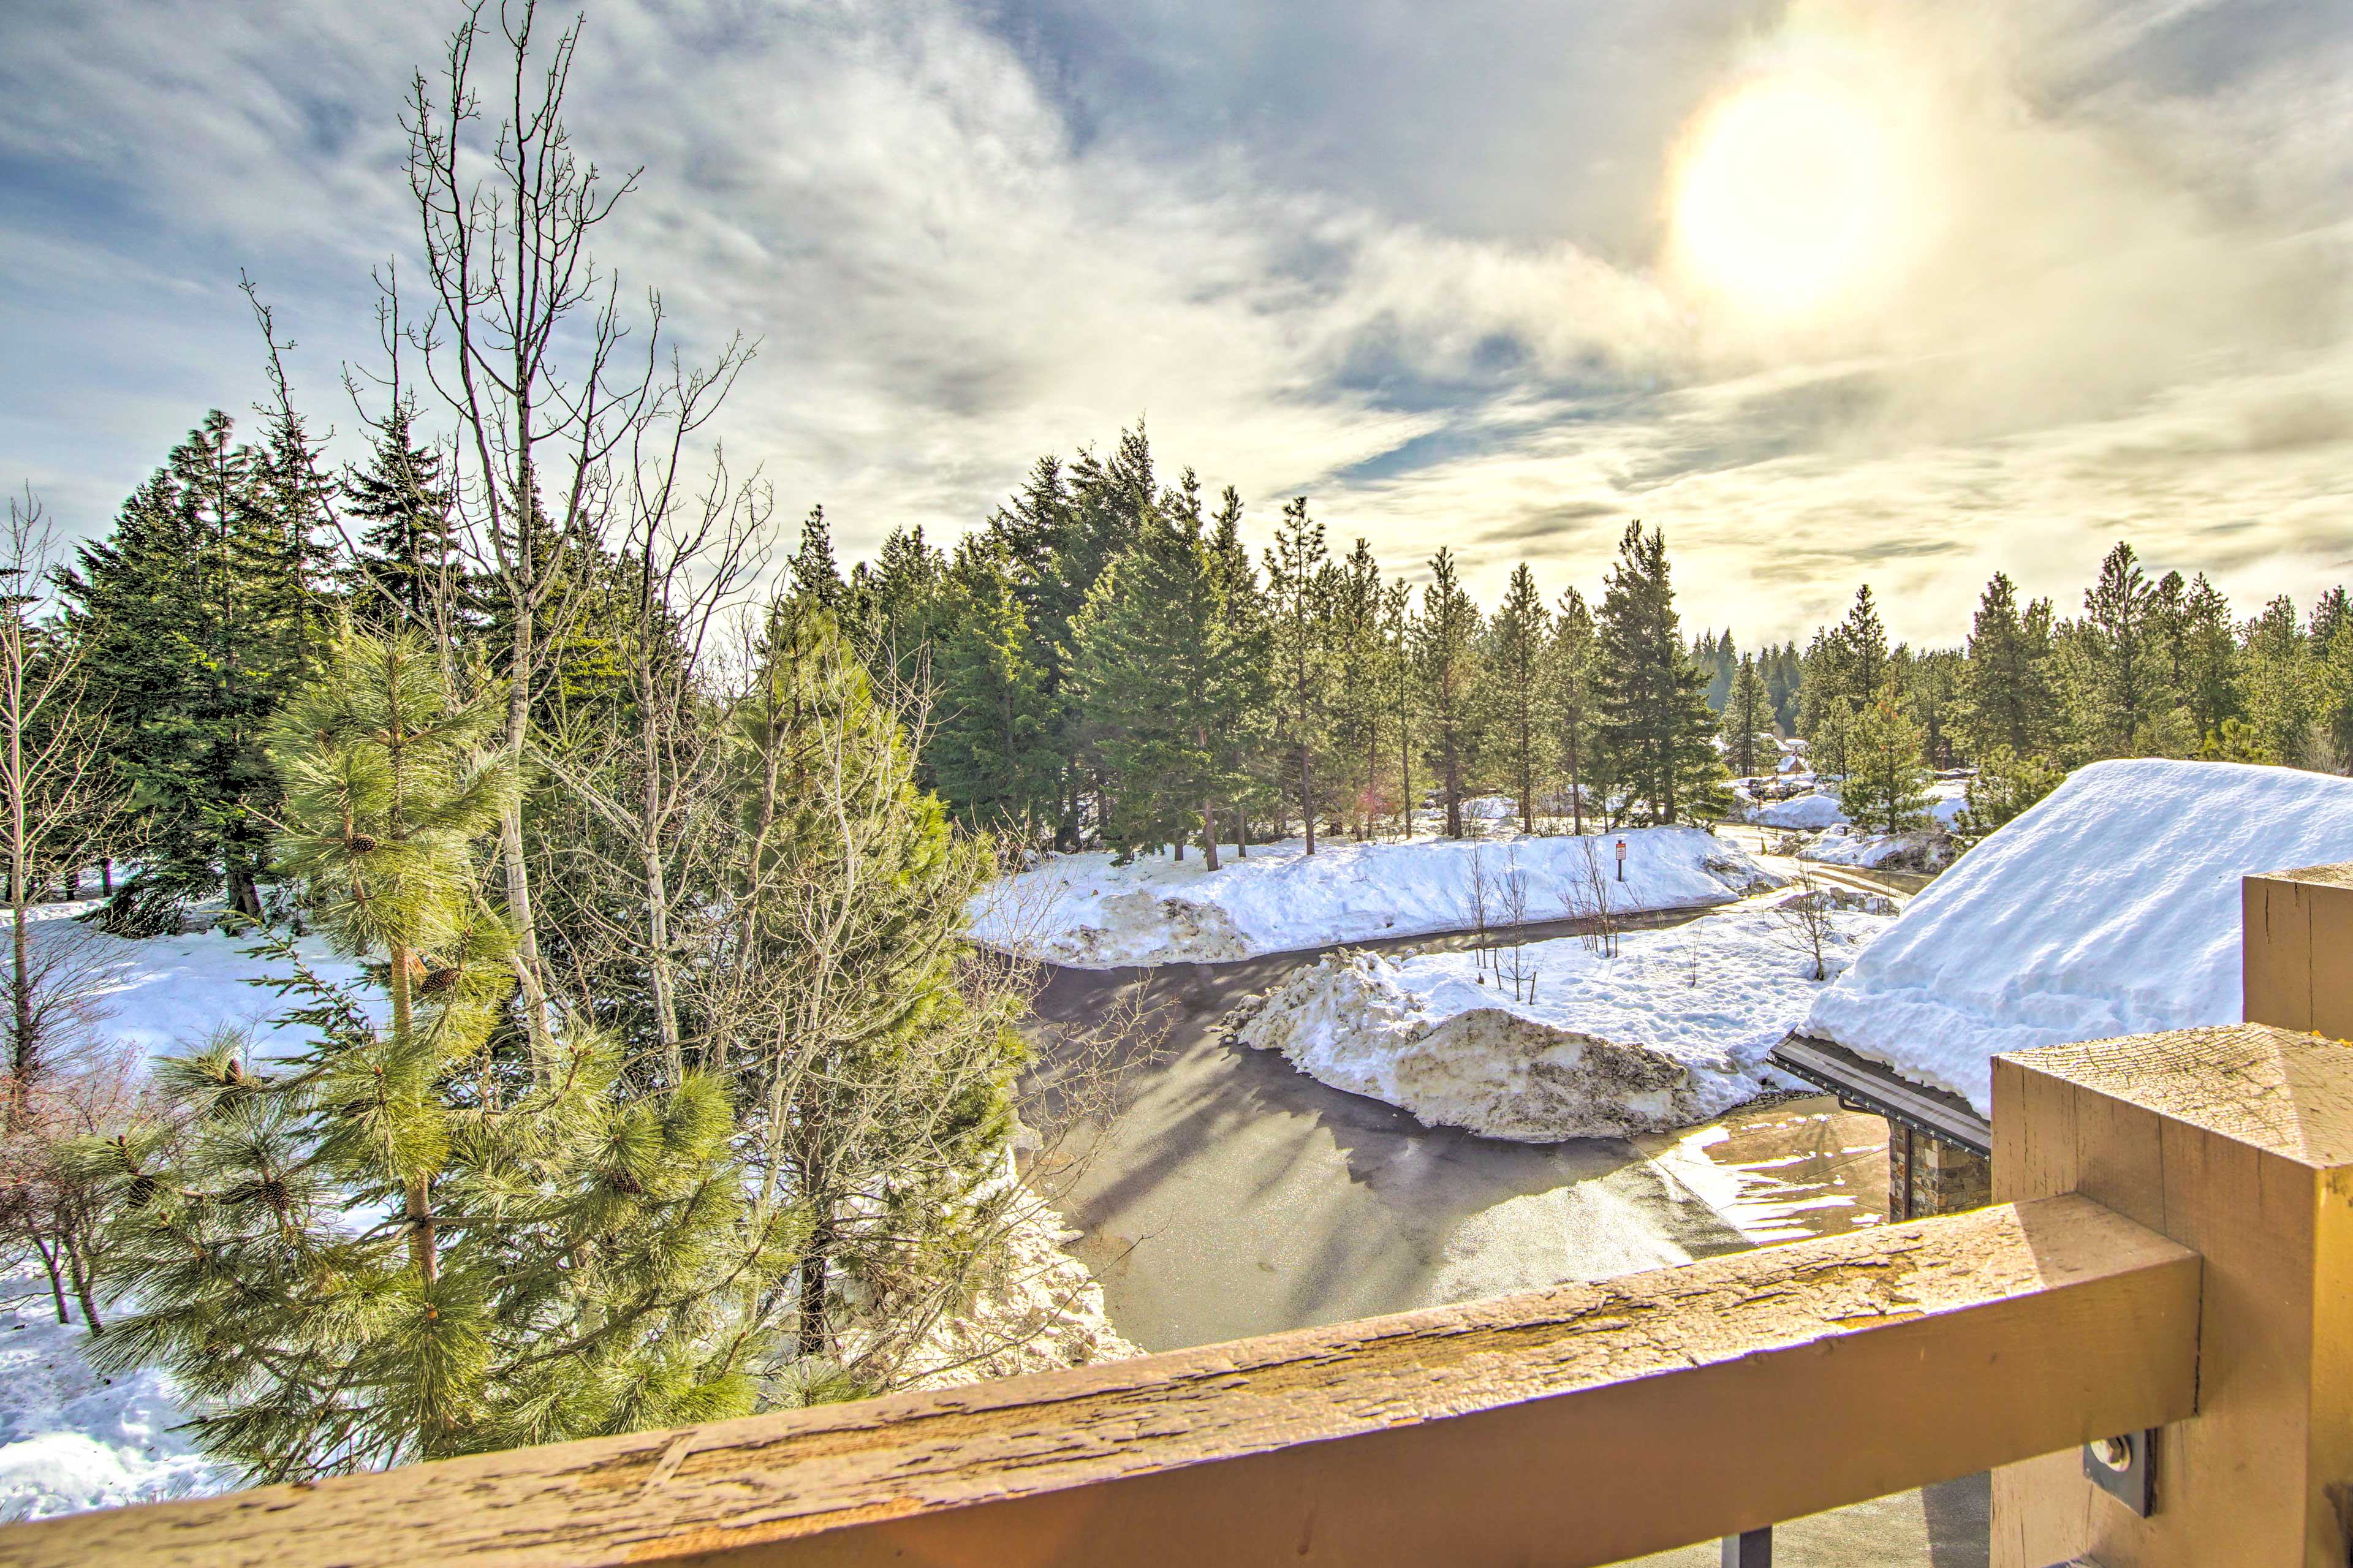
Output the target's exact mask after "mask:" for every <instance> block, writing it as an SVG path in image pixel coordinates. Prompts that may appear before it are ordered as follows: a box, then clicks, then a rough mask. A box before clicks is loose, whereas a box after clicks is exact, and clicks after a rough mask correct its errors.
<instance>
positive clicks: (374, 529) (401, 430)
mask: <svg viewBox="0 0 2353 1568" xmlns="http://www.w3.org/2000/svg"><path fill="white" fill-rule="evenodd" d="M416 422H417V407H416V405H415V404H414V403H413V402H410V401H407V400H405V399H404V400H401V401H398V402H396V403H395V404H394V405H393V406H392V411H391V412H390V413H389V414H388V415H386V416H385V420H384V423H383V424H382V425H381V426H378V428H377V430H376V438H375V448H374V450H373V451H372V452H371V453H370V455H369V458H368V466H367V467H366V468H355V469H353V471H352V473H351V475H350V476H349V478H348V479H346V480H345V483H344V492H345V501H344V509H345V510H348V511H349V512H350V513H351V514H352V515H353V517H357V518H360V519H363V520H364V521H366V522H368V523H369V525H370V526H369V527H367V528H366V529H364V530H363V531H361V534H360V537H359V558H358V560H357V561H355V562H354V563H353V565H352V569H351V572H350V574H349V575H350V577H351V579H352V583H351V598H352V614H353V616H354V617H355V618H357V619H358V620H359V621H360V623H361V624H362V625H364V626H369V627H372V628H376V629H389V628H391V627H394V626H400V625H412V626H438V624H439V614H438V608H437V606H438V605H440V603H441V602H442V601H443V600H444V599H445V598H448V599H450V600H454V601H457V602H458V603H457V605H456V607H459V608H461V609H462V608H463V607H464V605H463V601H464V598H465V595H463V593H462V592H461V589H462V584H463V577H464V568H463V565H462V563H461V562H460V561H459V550H458V543H457V539H456V531H455V528H454V526H453V518H452V515H451V507H452V503H453V501H454V500H455V497H454V496H453V495H452V494H451V490H450V485H449V481H448V479H447V477H446V476H445V475H444V474H443V472H442V461H441V454H440V453H439V452H438V451H436V450H435V449H434V448H432V447H422V446H419V445H417V434H416Z"/></svg>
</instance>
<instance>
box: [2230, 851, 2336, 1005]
mask: <svg viewBox="0 0 2353 1568" xmlns="http://www.w3.org/2000/svg"><path fill="white" fill-rule="evenodd" d="M2241 910H2242V933H2243V934H2242V944H2243V945H2242V954H2241V979H2242V984H2243V989H2244V995H2245V998H2246V1007H2245V1012H2244V1016H2245V1017H2246V1018H2247V1020H2248V1021H2249V1022H2251V1023H2262V1024H2272V1025H2275V1026H2278V1027H2281V1028H2284V1029H2296V1030H2305V1031H2309V1032H2311V1033H2315V1034H2320V1035H2326V1036H2327V1037H2329V1038H2330V1039H2334V1040H2343V1039H2348V1038H2353V864H2348V865H2343V866H2306V867H2304V868H2301V869H2298V870H2294V871H2274V872H2271V873H2269V874H2268V875H2265V876H2261V877H2249V878H2247V879H2245V880H2244V882H2243V883H2242V891H2241Z"/></svg>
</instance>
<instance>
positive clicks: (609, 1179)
mask: <svg viewBox="0 0 2353 1568" xmlns="http://www.w3.org/2000/svg"><path fill="white" fill-rule="evenodd" d="M605 1184H606V1185H607V1186H608V1187H610V1188H612V1189H613V1190H614V1191H615V1192H617V1193H626V1194H628V1195H629V1196H630V1197H633V1198H634V1197H638V1196H641V1195H643V1194H644V1193H645V1190H646V1188H645V1184H644V1183H642V1182H640V1181H638V1179H637V1177H635V1176H633V1175H631V1174H629V1173H628V1172H627V1171H607V1172H606V1173H605Z"/></svg>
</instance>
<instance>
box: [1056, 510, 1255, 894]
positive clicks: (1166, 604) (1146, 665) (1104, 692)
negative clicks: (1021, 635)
mask: <svg viewBox="0 0 2353 1568" xmlns="http://www.w3.org/2000/svg"><path fill="white" fill-rule="evenodd" d="M1220 576H1221V572H1220V568H1219V563H1218V561H1217V558H1216V557H1215V556H1214V555H1213V554H1212V553H1211V552H1210V551H1209V549H1208V547H1207V543H1206V542H1205V541H1204V539H1203V537H1202V531H1201V517H1200V513H1199V510H1198V506H1197V505H1195V504H1194V503H1193V500H1192V493H1191V491H1190V489H1189V487H1188V489H1187V492H1186V493H1185V494H1184V495H1181V496H1180V495H1174V494H1172V495H1171V496H1169V497H1168V498H1166V500H1165V501H1164V502H1163V504H1161V505H1158V506H1155V507H1154V508H1153V509H1152V510H1151V511H1150V512H1148V513H1147V514H1146V515H1145V519H1144V521H1143V526H1142V529H1141V533H1140V537H1139V539H1138V541H1137V542H1136V544H1135V545H1134V547H1133V548H1132V549H1130V550H1128V551H1127V552H1125V553H1124V554H1122V555H1121V556H1120V557H1119V558H1118V559H1117V560H1116V561H1115V562H1113V563H1112V565H1111V566H1110V567H1109V568H1107V569H1106V570H1105V571H1104V573H1103V575H1102V576H1101V577H1100V578H1098V579H1097V581H1096V583H1095V587H1094V591H1093V592H1092V594H1090V595H1088V598H1087V603H1086V607H1085V608H1084V609H1083V610H1082V612H1081V613H1080V616H1079V618H1078V621H1077V623H1076V625H1075V626H1074V628H1073V633H1072V635H1073V636H1074V637H1075V638H1076V640H1077V643H1078V647H1077V659H1076V661H1075V673H1076V675H1077V678H1078V687H1079V690H1080V691H1081V692H1082V695H1083V699H1084V712H1085V716H1086V721H1087V723H1088V725H1089V727H1090V729H1091V730H1092V731H1093V732H1094V734H1095V735H1096V736H1097V737H1098V739H1097V742H1096V745H1097V749H1098V751H1099V752H1100V754H1101V756H1102V758H1103V764H1104V766H1105V768H1106V770H1107V771H1108V772H1109V773H1110V774H1111V775H1112V778H1113V787H1112V792H1111V793H1112V802H1113V804H1112V811H1111V817H1110V820H1108V821H1106V822H1105V823H1104V824H1103V837H1104V841H1105V842H1106V843H1108V844H1110V845H1111V846H1112V847H1114V848H1116V849H1117V850H1119V851H1120V853H1121V856H1122V858H1128V857H1132V856H1134V854H1135V853H1136V852H1137V851H1138V850H1140V849H1145V848H1149V847H1155V846H1158V845H1162V844H1173V845H1176V846H1177V847H1178V852H1179V853H1180V854H1181V853H1182V847H1183V845H1184V842H1185V840H1186V838H1187V836H1188V834H1189V831H1190V829H1191V827H1192V826H1193V825H1194V824H1195V823H1197V822H1198V825H1199V827H1200V832H1201V838H1202V844H1203V847H1204V850H1205V852H1206V853H1207V855H1208V861H1209V865H1210V866H1211V868H1215V867H1216V866H1217V864H1218V849H1217V844H1218V832H1217V806H1218V803H1219V801H1220V800H1223V799H1226V798H1229V796H1230V795H1231V794H1232V792H1233V789H1234V786H1235V784H1236V782H1237V781H1236V779H1235V777H1234V774H1233V773H1232V772H1231V771H1230V770H1229V767H1228V766H1227V765H1226V751H1225V740H1226V735H1227V733H1228V731H1229V730H1230V728H1231V727H1232V726H1233V725H1234V724H1236V723H1237V722H1239V721H1240V717H1241V711H1240V710H1241V704H1242V700H1243V698H1244V696H1245V695H1246V686H1245V683H1244V680H1243V679H1242V678H1241V674H1242V672H1241V671H1240V668H1238V659H1237V649H1236V647H1235V645H1234V643H1233V640H1232V637H1231V632H1232V629H1233V628H1232V626H1231V625H1230V623H1229V621H1228V619H1227V616H1226V614H1225V606H1224V604H1223V599H1224V595H1222V594H1220V593H1219V579H1220Z"/></svg>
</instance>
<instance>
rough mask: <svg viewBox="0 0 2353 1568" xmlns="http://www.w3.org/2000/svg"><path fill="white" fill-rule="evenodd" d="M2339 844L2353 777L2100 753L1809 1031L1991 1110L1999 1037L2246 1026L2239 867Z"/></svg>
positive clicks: (2314, 856)
mask: <svg viewBox="0 0 2353 1568" xmlns="http://www.w3.org/2000/svg"><path fill="white" fill-rule="evenodd" d="M2337 860H2353V781H2348V780H2346V779H2340V778H2331V777H2327V776H2326V775H2324V774H2319V773H2300V772H2296V771H2295V770H2293V769H2288V768H2264V767H2251V766H2247V765H2245V764H2242V763H2176V762H2160V761H2147V762H2118V763H2094V764H2093V765H2092V766H2090V767H2087V768H2084V769H2083V770H2081V771H2080V772H2078V773H2074V774H2073V776H2071V777H2070V778H2069V779H2068V780H2067V782H2066V783H2065V784H2062V785H2060V786H2059V788H2058V789H2057V790H2055V791H2053V792H2052V794H2051V795H2050V796H2049V797H2047V798H2046V799H2044V800H2043V801H2042V802H2041V803H2040V804H2038V805H2035V806H2034V807H2033V809H2031V811H2028V812H2026V813H2025V814H2024V815H2023V816H2020V817H2019V818H2018V819H2017V820H2016V821H2014V822H2011V823H2010V824H2009V825H2008V826H2004V827H2003V828H2002V829H2001V830H2000V832H1998V833H1996V834H1994V835H1993V836H1992V837H1989V838H1988V839H1986V841H1985V842H1984V843H1982V844H1980V845H1978V847H1976V848H1974V849H1972V850H1970V851H1969V852H1968V854H1967V855H1965V856H1963V857H1962V858H1961V859H1960V861H1959V863H1958V864H1957V865H1956V866H1955V867H1954V868H1952V869H1951V870H1950V871H1947V873H1945V875H1944V876H1942V877H1941V878H1939V879H1937V880H1936V883H1935V884H1934V885H1932V886H1931V887H1930V888H1929V889H1927V891H1926V892H1924V893H1922V894H1921V895H1920V896H1919V897H1918V898H1917V899H1915V900H1913V901H1912V904H1911V906H1910V908H1908V909H1907V910H1905V913H1904V916H1903V918H1902V919H1901V920H1900V921H1898V922H1897V923H1896V924H1895V926H1894V929H1893V930H1891V931H1889V932H1888V933H1887V934H1886V935H1885V936H1884V937H1883V938H1881V939H1880V940H1879V941H1878V942H1876V943H1874V944H1873V946H1872V948H1871V951H1870V952H1867V953H1865V954H1863V956H1862V959H1861V960H1860V961H1859V962H1858V963H1856V964H1855V966H1854V967H1853V969H1852V971H1850V972H1849V973H1848V974H1847V976H1846V977H1845V979H1843V980H1842V981H1841V982H1840V983H1839V984H1837V985H1835V986H1833V987H1831V989H1830V990H1828V991H1826V992H1824V993H1823V994H1822V995H1821V997H1820V999H1819V1000H1818V1001H1817V1002H1816V1003H1815V1004H1814V1008H1813V1011H1812V1013H1811V1014H1810V1016H1808V1017H1807V1019H1806V1022H1805V1026H1804V1032H1805V1033H1806V1034H1809V1035H1814V1036H1818V1037H1821V1038H1823V1039H1828V1040H1834V1041H1836V1042H1837V1043H1839V1044H1840V1045H1842V1046H1845V1047H1849V1048H1850V1049H1852V1050H1855V1051H1858V1052H1861V1053H1862V1055H1864V1056H1868V1057H1872V1058H1877V1059H1878V1060H1881V1061H1883V1062H1886V1063H1888V1064H1889V1065H1890V1066H1892V1067H1894V1068H1896V1069H1897V1070H1899V1071H1901V1072H1903V1073H1905V1074H1906V1075H1908V1076H1910V1077H1912V1078H1915V1079H1919V1080H1920V1081H1922V1082H1924V1083H1930V1084H1935V1085H1937V1086H1939V1087H1942V1088H1945V1089H1952V1090H1954V1091H1956V1092H1957V1093H1960V1094H1962V1095H1966V1096H1967V1097H1968V1100H1969V1101H1970V1103H1972V1104H1974V1105H1975V1106H1976V1107H1977V1108H1978V1110H1980V1111H1982V1112H1985V1113H1987V1114H1991V1113H1992V1110H1993V1105H1992V1099H1991V1089H1992V1079H1993V1068H1992V1066H1991V1060H1992V1058H1993V1057H1994V1056H1995V1055H1997V1054H1998V1053H2000V1052H2003V1051H2017V1050H2025V1049H2028V1048H2030V1047H2035V1046H2043V1045H2051V1044H2054V1043H2056V1042H2059V1041H2063V1040H2096V1039H2105V1038H2108V1037H2113V1036H2117V1035H2134V1034H2143V1033H2147V1032H2149V1031H2152V1030H2158V1029H2174V1028H2183V1027H2187V1026H2191V1025H2198V1024H2221V1023H2232V1022H2235V1021H2236V1020H2237V1019H2238V1018H2239V1016H2240V1012H2241V994H2240V985H2239V953H2240V930H2239V921H2240V914H2239V879H2240V878H2241V877H2242V876H2245V875H2247V874H2249V873H2251V872H2260V871H2276V870H2285V869H2291V868H2296V867H2301V866H2312V865H2318V864H2322V863H2325V862H2328V861H2337Z"/></svg>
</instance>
